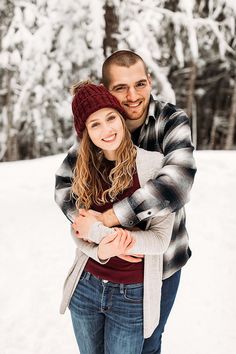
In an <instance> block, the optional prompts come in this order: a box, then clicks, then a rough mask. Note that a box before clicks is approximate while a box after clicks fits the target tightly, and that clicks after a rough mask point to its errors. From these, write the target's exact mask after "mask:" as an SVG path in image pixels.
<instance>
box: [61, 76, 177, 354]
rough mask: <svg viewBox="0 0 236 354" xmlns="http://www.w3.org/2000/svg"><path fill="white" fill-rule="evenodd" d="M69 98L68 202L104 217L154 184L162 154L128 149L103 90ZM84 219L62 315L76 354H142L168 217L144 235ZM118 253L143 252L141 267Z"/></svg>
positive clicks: (84, 90) (153, 321)
mask: <svg viewBox="0 0 236 354" xmlns="http://www.w3.org/2000/svg"><path fill="white" fill-rule="evenodd" d="M73 93H74V98H73V102H72V110H73V114H74V125H75V129H76V132H77V134H78V136H79V137H80V138H81V143H80V148H79V151H78V156H77V163H76V168H75V171H74V178H73V185H72V191H73V196H74V197H75V198H76V206H77V209H79V208H84V209H93V210H96V211H98V212H103V211H105V210H107V209H109V208H111V207H112V203H113V202H114V201H117V200H121V199H123V198H125V197H127V196H129V195H131V194H133V193H134V192H135V190H136V189H138V188H139V187H140V186H143V185H144V184H145V182H147V181H148V180H149V179H153V178H155V177H156V176H157V174H158V171H159V169H160V168H161V162H162V156H161V154H159V153H157V152H148V151H145V150H142V149H140V148H138V147H135V146H134V145H133V144H132V141H131V137H130V133H129V131H128V129H127V128H126V125H125V122H124V118H126V113H125V112H124V111H123V109H122V107H121V105H120V104H119V102H118V101H117V99H116V98H115V97H113V96H112V95H111V94H110V93H109V91H107V89H105V88H104V87H103V86H97V85H94V84H92V83H88V82H86V83H83V84H80V85H77V86H76V87H75V88H74V92H73ZM123 117H124V118H123ZM150 192H151V191H150ZM150 198H151V196H150ZM84 215H86V217H87V218H89V219H90V222H91V221H92V227H91V228H90V232H89V236H88V238H89V241H90V243H89V242H87V241H86V240H83V239H80V238H79V235H77V237H76V235H74V238H75V240H76V243H77V246H78V248H77V252H76V259H75V262H74V264H73V266H72V268H71V270H70V272H69V275H68V277H67V279H66V281H65V286H64V296H63V301H62V305H61V312H62V313H64V312H65V309H66V307H67V306H69V309H70V312H71V317H72V323H73V328H74V332H75V336H76V339H77V342H78V345H79V349H80V353H81V354H102V353H112V354H118V353H119V354H122V353H126V354H138V353H141V352H142V347H143V342H144V338H147V337H149V336H151V334H152V332H153V331H154V329H155V328H156V326H157V325H158V321H159V310H160V309H159V307H160V297H161V285H162V263H163V262H162V254H163V253H164V252H165V250H166V249H167V247H168V244H169V242H170V238H171V232H172V226H173V221H174V215H173V214H171V215H168V216H165V217H153V218H152V219H151V222H150V223H149V225H148V230H146V229H147V225H143V224H142V225H138V226H139V229H138V230H132V231H131V232H126V231H122V230H121V229H118V228H115V229H109V228H107V227H105V226H104V225H103V224H102V223H101V222H98V221H97V220H96V218H95V216H93V215H91V214H89V213H86V212H85V213H84ZM141 229H143V230H141ZM124 254H126V255H128V254H130V255H133V254H143V255H144V261H142V262H137V263H129V262H126V261H125V260H123V259H122V256H123V255H124Z"/></svg>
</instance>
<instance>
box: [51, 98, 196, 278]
mask: <svg viewBox="0 0 236 354" xmlns="http://www.w3.org/2000/svg"><path fill="white" fill-rule="evenodd" d="M138 146H140V147H141V148H144V149H146V150H152V151H159V152H161V153H162V154H163V155H164V161H163V167H162V168H161V170H160V172H159V174H158V176H157V177H156V179H155V180H150V181H148V182H147V183H146V185H145V186H144V187H143V188H140V189H138V190H137V191H136V192H134V194H132V195H131V196H130V197H129V198H126V199H124V200H122V201H120V202H118V203H115V204H114V205H113V209H114V211H115V214H116V216H117V217H118V219H119V221H120V223H121V225H122V226H124V227H127V228H128V227H133V226H135V225H136V224H138V223H139V222H140V221H142V220H146V219H149V218H151V217H152V216H153V215H160V216H161V215H165V214H168V213H170V212H175V223H174V227H173V232H172V237H171V242H170V245H169V247H168V249H167V251H166V252H165V254H164V264H163V279H166V278H168V277H170V276H171V275H172V274H174V273H175V272H176V271H177V270H179V269H180V268H181V267H182V266H183V265H184V264H185V263H186V262H187V261H188V259H189V258H190V256H191V251H190V249H189V241H188V234H187V230H186V226H185V210H184V205H185V203H186V202H188V200H189V193H190V190H191V187H192V184H193V180H194V175H195V173H196V166H195V161H194V158H193V150H194V147H193V145H192V142H191V130H190V125H189V118H188V117H187V115H186V114H185V113H184V112H183V111H182V110H180V109H178V108H176V106H174V105H172V104H170V103H163V102H160V101H158V100H155V99H154V98H153V97H152V96H151V101H150V105H149V112H148V116H147V119H146V121H145V123H144V124H143V126H142V128H141V130H140V135H139V138H138ZM77 150H78V143H76V144H74V145H73V146H72V148H71V149H70V150H69V152H68V155H67V156H66V158H65V159H64V161H63V163H62V165H61V166H60V168H59V170H58V171H57V174H56V190H55V200H56V202H57V204H58V205H59V207H60V208H61V209H62V211H63V212H64V213H65V215H66V216H67V217H68V219H69V220H72V218H73V214H74V212H75V201H74V200H73V198H71V195H70V188H71V181H72V171H73V168H74V166H75V162H76V155H77Z"/></svg>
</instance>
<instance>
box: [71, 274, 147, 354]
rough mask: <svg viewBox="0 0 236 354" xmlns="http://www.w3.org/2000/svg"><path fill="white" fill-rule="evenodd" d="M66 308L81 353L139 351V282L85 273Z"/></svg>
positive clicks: (140, 295) (141, 304)
mask: <svg viewBox="0 0 236 354" xmlns="http://www.w3.org/2000/svg"><path fill="white" fill-rule="evenodd" d="M69 309H70V312H71V318H72V323H73V328H74V333H75V337H76V340H77V343H78V346H79V350H80V354H104V353H105V354H123V353H124V354H141V353H142V348H143V343H144V338H143V284H142V283H141V284H140V283H139V284H129V285H124V284H115V283H111V282H105V281H103V280H100V279H98V278H96V277H94V276H93V275H92V274H90V273H88V272H84V273H83V274H82V277H81V278H80V281H79V283H78V285H77V287H76V289H75V291H74V294H73V296H72V299H71V301H70V305H69Z"/></svg>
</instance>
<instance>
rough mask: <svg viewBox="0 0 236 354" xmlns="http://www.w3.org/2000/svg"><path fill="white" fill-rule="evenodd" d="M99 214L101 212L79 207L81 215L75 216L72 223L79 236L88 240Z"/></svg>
mask: <svg viewBox="0 0 236 354" xmlns="http://www.w3.org/2000/svg"><path fill="white" fill-rule="evenodd" d="M97 214H99V213H97V212H96V211H93V210H85V209H79V216H76V217H75V219H74V222H73V224H72V228H73V229H74V230H75V232H76V236H77V237H78V238H81V239H83V240H88V234H89V230H90V228H91V226H92V225H93V224H94V223H95V222H96V221H98V219H97ZM95 215H96V216H95Z"/></svg>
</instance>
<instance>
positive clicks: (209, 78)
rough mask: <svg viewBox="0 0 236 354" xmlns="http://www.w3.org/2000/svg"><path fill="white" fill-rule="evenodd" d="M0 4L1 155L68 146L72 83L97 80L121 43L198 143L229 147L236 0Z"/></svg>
mask: <svg viewBox="0 0 236 354" xmlns="http://www.w3.org/2000/svg"><path fill="white" fill-rule="evenodd" d="M0 10H1V14H0V20H1V27H0V34H1V36H0V77H1V82H0V102H1V105H0V144H1V146H0V161H7V160H16V159H22V158H32V157H37V156H44V155H48V154H54V153H57V152H60V151H65V150H66V149H67V148H68V147H69V146H70V145H71V144H72V142H73V139H74V136H73V129H72V125H73V124H72V123H73V121H72V114H71V107H70V106H71V105H70V103H71V97H70V94H69V88H70V86H71V84H72V83H74V82H75V81H78V80H82V79H87V78H89V77H90V78H91V79H93V80H95V81H99V80H100V78H101V66H102V62H103V60H104V57H106V56H107V55H109V54H110V53H112V52H114V51H115V50H117V49H130V50H134V51H136V52H137V53H138V54H140V55H141V56H142V57H143V58H144V60H145V61H146V63H147V65H148V67H149V69H150V72H151V75H152V78H153V91H154V93H156V94H157V96H158V98H159V99H161V100H165V101H169V102H172V103H176V104H177V105H178V106H180V107H181V108H183V109H184V110H185V111H186V112H187V114H188V115H189V116H190V118H191V119H192V128H193V138H194V142H195V144H196V145H197V146H198V148H212V149H222V148H232V147H234V146H235V142H236V134H235V130H236V128H235V126H236V117H235V111H236V108H235V104H236V101H235V76H236V70H235V67H236V55H235V53H236V51H235V47H236V40H235V20H236V6H235V3H234V1H233V0H142V1H139V0H130V1H128V0H91V1H90V2H89V1H86V0H81V1H79V2H75V1H72V0H68V1H66V2H64V1H62V0H58V1H56V0H48V1H46V0H33V1H29V0H24V1H23V0H15V1H14V2H12V1H10V0H3V1H2V2H1V5H0ZM216 97H217V99H216Z"/></svg>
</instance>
